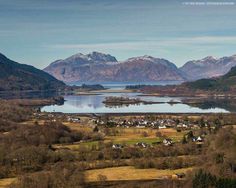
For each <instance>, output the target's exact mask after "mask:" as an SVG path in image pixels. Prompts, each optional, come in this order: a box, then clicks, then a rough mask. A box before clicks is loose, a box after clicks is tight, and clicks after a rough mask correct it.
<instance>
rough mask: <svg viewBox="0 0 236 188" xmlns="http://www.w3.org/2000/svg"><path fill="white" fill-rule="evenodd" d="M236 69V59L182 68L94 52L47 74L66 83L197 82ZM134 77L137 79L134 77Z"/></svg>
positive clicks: (72, 58) (147, 58)
mask: <svg viewBox="0 0 236 188" xmlns="http://www.w3.org/2000/svg"><path fill="white" fill-rule="evenodd" d="M233 66H236V55H232V56H228V57H227V56H226V57H222V58H214V57H213V56H207V57H205V58H203V59H200V60H191V61H188V62H186V63H185V64H184V65H183V66H182V67H179V68H178V67H177V66H176V65H175V64H174V63H172V62H170V61H168V60H166V59H164V58H156V57H152V56H149V55H144V56H138V57H131V58H128V59H127V60H124V61H117V59H116V58H115V57H114V56H111V55H110V54H103V53H100V52H92V53H89V54H85V55H84V54H82V53H78V54H75V55H72V56H70V57H68V58H66V59H64V60H63V59H62V60H57V61H54V62H53V63H51V64H50V65H48V66H47V67H46V68H45V69H44V71H46V72H48V73H49V74H51V75H53V76H54V77H56V78H57V79H59V80H62V81H64V82H68V83H69V82H91V81H93V82H94V81H97V82H103V81H105V82H106V81H111V82H119V81H134V82H142V81H174V80H177V81H194V80H198V79H202V78H211V77H218V76H221V75H224V74H226V73H227V72H228V71H229V70H230V69H231V68H232V67H233ZM132 75H133V76H132Z"/></svg>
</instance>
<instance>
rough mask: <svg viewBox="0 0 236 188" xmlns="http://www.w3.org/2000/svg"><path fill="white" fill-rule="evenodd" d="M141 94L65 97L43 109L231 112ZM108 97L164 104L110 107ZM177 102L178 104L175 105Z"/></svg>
mask: <svg viewBox="0 0 236 188" xmlns="http://www.w3.org/2000/svg"><path fill="white" fill-rule="evenodd" d="M139 95H140V93H101V94H100V95H82V96H65V100H66V101H65V103H64V105H62V106H58V105H52V106H46V107H43V108H42V111H47V112H54V111H55V112H64V113H210V112H212V113H217V112H229V111H230V110H228V109H227V108H224V107H223V106H222V107H221V106H214V105H212V106H209V107H206V106H204V108H203V107H202V106H201V105H198V106H197V105H192V106H191V105H188V104H182V103H178V102H180V101H181V100H182V99H181V98H177V97H176V98H175V97H153V96H139ZM107 96H127V97H130V98H132V97H135V98H137V97H139V98H140V99H141V100H145V101H153V102H162V103H159V104H139V105H135V104H132V105H123V106H119V107H108V106H106V105H105V104H104V103H102V102H103V101H104V99H105V97H107ZM173 101H174V102H176V103H173Z"/></svg>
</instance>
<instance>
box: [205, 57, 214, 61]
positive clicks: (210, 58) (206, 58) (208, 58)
mask: <svg viewBox="0 0 236 188" xmlns="http://www.w3.org/2000/svg"><path fill="white" fill-rule="evenodd" d="M202 60H203V61H207V60H216V59H215V58H214V57H213V56H207V57H205V58H203V59H202Z"/></svg>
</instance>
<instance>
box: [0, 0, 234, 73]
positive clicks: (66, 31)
mask: <svg viewBox="0 0 236 188" xmlns="http://www.w3.org/2000/svg"><path fill="white" fill-rule="evenodd" d="M92 51H98V52H103V53H109V54H111V55H113V56H115V57H116V58H117V59H118V60H120V61H122V60H125V59H127V58H130V57H135V56H143V55H151V56H154V57H159V58H165V59H168V60H169V61H171V62H173V63H175V64H176V65H177V66H178V67H180V66H182V65H183V64H184V63H186V62H187V61H189V60H193V59H202V58H204V57H206V56H214V57H216V58H219V57H222V56H229V55H233V54H236V0H232V1H231V0H229V1H223V0H221V1H220V0H214V1H211V0H209V1H204V0H198V1H194V0H191V1H185V0H183V1H181V0H0V53H3V54H4V55H6V56H7V57H9V58H10V59H12V60H15V61H17V62H20V63H24V64H30V65H33V66H35V67H37V68H40V69H42V68H45V67H46V66H47V65H48V64H50V63H51V62H53V61H55V60H57V59H65V58H67V57H69V56H71V55H73V54H76V53H85V54H86V53H90V52H92Z"/></svg>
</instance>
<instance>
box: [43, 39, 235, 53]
mask: <svg viewBox="0 0 236 188" xmlns="http://www.w3.org/2000/svg"><path fill="white" fill-rule="evenodd" d="M229 44H236V36H200V37H183V38H168V39H154V40H150V39H148V40H143V41H131V42H129V41H127V42H111V43H93V44H53V45H48V46H47V48H50V49H76V50H92V49H99V50H141V49H145V48H149V49H150V48H154V49H159V48H164V47H171V46H172V47H178V46H181V47H183V46H189V45H190V46H191V45H204V46H207V45H229Z"/></svg>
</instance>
